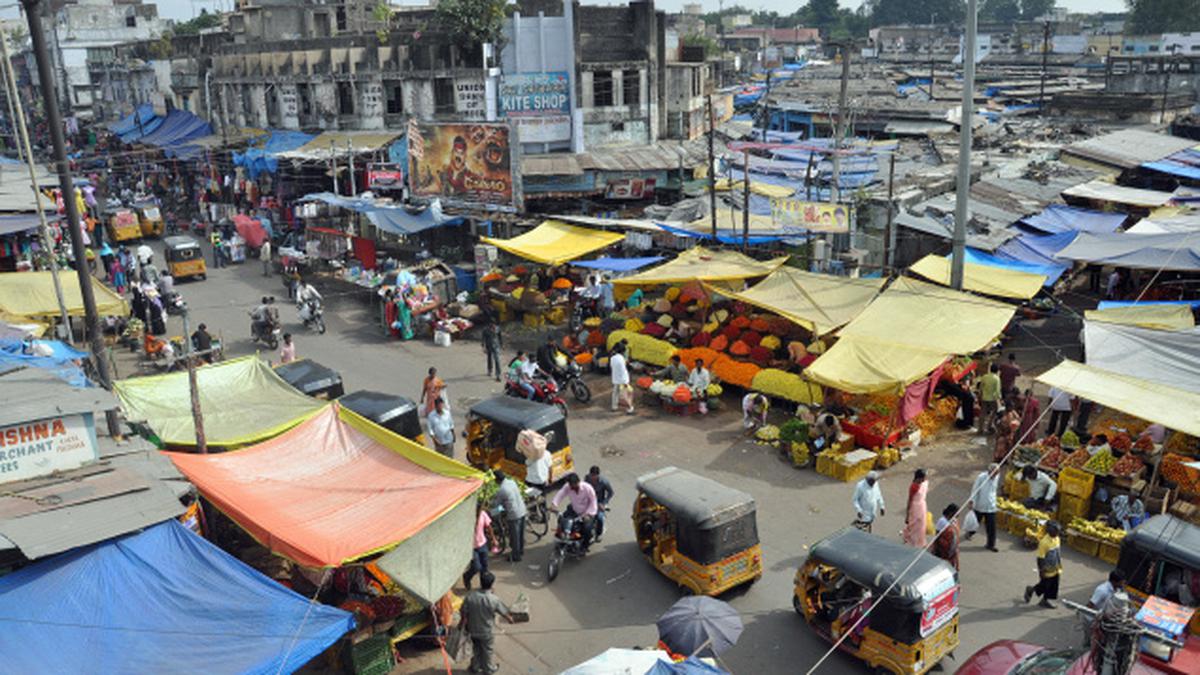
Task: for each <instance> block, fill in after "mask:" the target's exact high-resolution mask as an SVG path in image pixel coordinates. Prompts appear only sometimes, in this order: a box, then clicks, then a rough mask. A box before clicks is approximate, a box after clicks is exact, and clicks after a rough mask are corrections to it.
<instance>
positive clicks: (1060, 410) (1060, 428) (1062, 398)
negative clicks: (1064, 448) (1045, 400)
mask: <svg viewBox="0 0 1200 675" xmlns="http://www.w3.org/2000/svg"><path fill="white" fill-rule="evenodd" d="M1071 408H1072V406H1071V395H1070V394H1068V393H1067V392H1065V391H1063V390H1062V389H1059V388H1058V387H1050V426H1049V427H1047V428H1046V435H1053V436H1057V437H1058V438H1062V435H1063V432H1064V431H1066V430H1067V425H1068V424H1070V423H1071Z"/></svg>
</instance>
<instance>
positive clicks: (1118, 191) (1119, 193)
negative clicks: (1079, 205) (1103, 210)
mask: <svg viewBox="0 0 1200 675" xmlns="http://www.w3.org/2000/svg"><path fill="white" fill-rule="evenodd" d="M1062 194H1063V196H1064V197H1074V198H1076V199H1088V200H1092V201H1098V202H1112V203H1114V204H1126V205H1128V206H1140V207H1144V208H1151V209H1153V208H1158V207H1159V206H1162V205H1163V204H1166V203H1167V202H1169V201H1171V199H1172V198H1173V197H1174V196H1175V195H1174V194H1172V193H1170V192H1159V191H1157V190H1139V189H1138V188H1131V187H1125V186H1123V185H1113V184H1112V183H1105V182H1104V181H1100V180H1094V181H1091V182H1089V183H1083V184H1082V185H1076V186H1074V187H1070V188H1067V189H1066V190H1063V193H1062Z"/></svg>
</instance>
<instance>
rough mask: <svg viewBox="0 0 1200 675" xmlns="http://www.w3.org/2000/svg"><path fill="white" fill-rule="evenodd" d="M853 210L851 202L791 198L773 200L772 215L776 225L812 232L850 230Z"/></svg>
mask: <svg viewBox="0 0 1200 675" xmlns="http://www.w3.org/2000/svg"><path fill="white" fill-rule="evenodd" d="M851 212H852V209H851V208H850V205H849V204H835V203H832V202H806V201H804V200H802V199H790V198H775V199H772V200H771V217H772V218H773V219H774V220H775V224H776V225H780V226H782V227H796V228H801V229H805V230H808V231H810V232H849V231H850V216H851Z"/></svg>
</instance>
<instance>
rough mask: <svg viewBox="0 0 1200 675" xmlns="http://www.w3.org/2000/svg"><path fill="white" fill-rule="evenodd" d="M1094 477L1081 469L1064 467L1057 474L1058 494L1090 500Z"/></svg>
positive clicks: (1094, 481)
mask: <svg viewBox="0 0 1200 675" xmlns="http://www.w3.org/2000/svg"><path fill="white" fill-rule="evenodd" d="M1095 485H1096V476H1095V475H1094V474H1090V473H1088V472H1087V471H1083V470H1081V469H1075V468H1072V467H1069V466H1068V467H1066V468H1064V469H1063V470H1062V471H1060V472H1059V473H1058V493H1059V494H1060V495H1070V496H1072V497H1078V498H1080V499H1083V500H1088V499H1091V498H1092V489H1093V488H1094V487H1095Z"/></svg>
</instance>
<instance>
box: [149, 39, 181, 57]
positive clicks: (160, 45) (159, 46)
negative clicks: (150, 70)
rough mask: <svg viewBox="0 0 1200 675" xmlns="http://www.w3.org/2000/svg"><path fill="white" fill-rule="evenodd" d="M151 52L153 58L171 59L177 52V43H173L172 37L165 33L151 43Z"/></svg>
mask: <svg viewBox="0 0 1200 675" xmlns="http://www.w3.org/2000/svg"><path fill="white" fill-rule="evenodd" d="M149 52H150V58H152V59H169V58H171V56H172V55H173V54H174V53H175V45H173V44H171V38H169V37H167V36H165V35H164V36H163V37H161V38H159V39H157V40H155V41H154V42H152V43H150V49H149Z"/></svg>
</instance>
